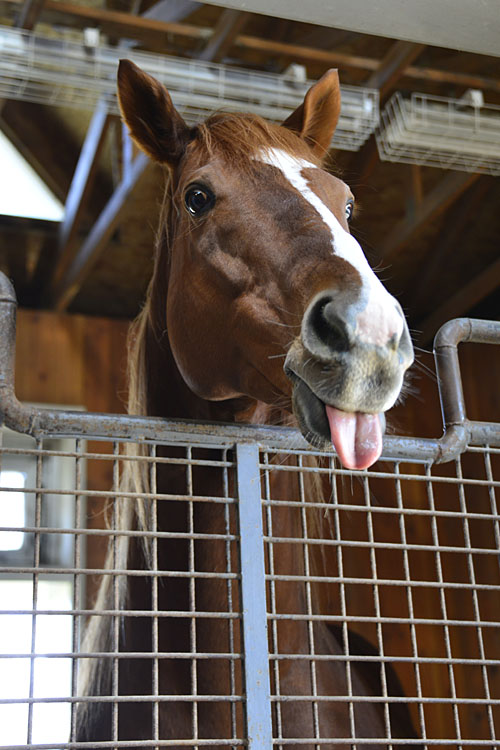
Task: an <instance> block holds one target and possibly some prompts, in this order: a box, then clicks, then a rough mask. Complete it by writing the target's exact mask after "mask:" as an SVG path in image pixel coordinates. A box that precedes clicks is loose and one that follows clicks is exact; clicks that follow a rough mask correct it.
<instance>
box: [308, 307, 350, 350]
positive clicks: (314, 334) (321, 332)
mask: <svg viewBox="0 0 500 750" xmlns="http://www.w3.org/2000/svg"><path fill="white" fill-rule="evenodd" d="M304 323H305V324H304V326H303V333H302V335H303V340H304V344H305V346H306V348H307V349H309V351H310V352H311V354H314V355H315V356H317V357H319V358H322V359H330V358H331V356H332V354H334V353H340V352H346V351H348V350H349V349H350V341H349V335H348V329H347V325H346V323H345V321H343V320H342V318H341V317H340V316H339V314H338V312H337V310H336V306H335V303H334V302H333V301H332V299H331V297H323V298H321V299H319V300H317V301H316V302H315V303H313V305H312V306H311V307H310V309H309V311H308V313H307V314H306V319H305V321H304Z"/></svg>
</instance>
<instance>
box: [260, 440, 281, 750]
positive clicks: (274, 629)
mask: <svg viewBox="0 0 500 750" xmlns="http://www.w3.org/2000/svg"><path fill="white" fill-rule="evenodd" d="M264 464H265V467H266V468H265V469H264V491H265V498H266V502H267V504H266V521H267V534H268V537H269V538H271V537H272V535H273V517H272V508H271V505H270V500H271V484H270V479H269V453H268V452H267V451H265V452H264ZM268 560H269V592H270V600H271V602H270V603H271V615H276V581H275V580H274V544H273V542H272V541H269V542H268ZM271 648H272V650H273V653H274V654H275V659H274V662H273V677H274V691H275V695H276V698H279V696H280V695H281V688H280V671H279V659H278V649H279V642H278V621H277V619H276V617H274V616H273V617H272V620H271ZM274 706H275V709H276V732H277V735H278V740H281V739H283V721H282V716H281V702H280V701H279V700H277V701H275V704H274ZM278 749H279V750H283V745H282V744H278Z"/></svg>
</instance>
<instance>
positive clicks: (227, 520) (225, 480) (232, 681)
mask: <svg viewBox="0 0 500 750" xmlns="http://www.w3.org/2000/svg"><path fill="white" fill-rule="evenodd" d="M227 454H228V451H227V448H224V450H223V451H222V460H223V462H224V463H225V464H227ZM222 491H223V496H224V499H225V500H226V502H225V503H224V524H225V529H226V536H227V539H226V573H231V572H232V563H231V540H230V538H229V537H230V535H231V515H230V512H229V511H230V509H229V476H228V470H227V466H224V467H223V469H222ZM226 588H227V607H228V610H229V612H230V613H231V614H232V613H233V611H234V609H233V581H232V579H231V578H228V579H227V587H226ZM228 628H229V653H230V654H231V656H230V658H229V685H230V688H229V689H230V691H231V696H233V697H234V696H235V695H236V670H235V664H234V660H235V655H234V620H233V618H232V617H230V618H229V619H228ZM229 705H230V712H231V735H232V737H231V739H233V740H234V739H236V738H237V723H236V701H230V704H229ZM233 750H236V747H235V746H234V745H233Z"/></svg>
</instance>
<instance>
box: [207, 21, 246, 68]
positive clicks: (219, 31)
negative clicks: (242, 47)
mask: <svg viewBox="0 0 500 750" xmlns="http://www.w3.org/2000/svg"><path fill="white" fill-rule="evenodd" d="M249 16H250V14H249V13H244V12H243V11H241V10H232V9H230V8H225V9H224V10H223V11H222V13H221V15H220V18H219V20H218V22H217V24H216V26H215V28H214V33H213V34H212V36H211V37H210V39H209V40H208V42H207V44H206V46H205V48H204V49H203V50H202V51H201V52H200V53H198V54H197V55H196V57H197V59H199V60H206V61H207V62H219V61H220V60H222V59H223V58H224V57H225V56H226V54H227V53H228V51H229V49H230V48H231V47H232V45H233V43H234V40H235V38H236V36H237V35H238V34H239V33H240V31H241V29H242V28H243V27H244V26H245V24H246V22H247V21H248V19H249Z"/></svg>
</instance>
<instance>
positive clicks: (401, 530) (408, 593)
mask: <svg viewBox="0 0 500 750" xmlns="http://www.w3.org/2000/svg"><path fill="white" fill-rule="evenodd" d="M394 473H395V475H396V480H395V483H396V497H397V503H398V509H399V510H400V511H402V510H403V507H404V504H403V492H402V487H401V480H400V479H397V476H398V474H399V463H396V464H395V465H394ZM398 515H399V533H400V536H401V543H402V545H403V568H404V574H405V581H407V582H408V583H410V581H411V573H410V559H409V555H408V550H407V548H406V545H407V538H406V525H405V517H404V514H403V513H402V512H400V513H399V514H398ZM406 599H407V602H408V615H409V617H410V638H411V649H412V656H413V667H414V671H415V683H416V687H417V697H418V698H420V699H422V680H421V676H420V664H419V661H418V659H419V656H418V640H417V629H416V626H415V609H414V606H413V592H412V588H411V586H407V587H406ZM418 718H419V724H420V734H421V737H422V740H423V741H424V743H425V741H426V739H427V732H426V727H425V712H424V706H423V703H419V704H418ZM424 748H427V745H426V744H424Z"/></svg>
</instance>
